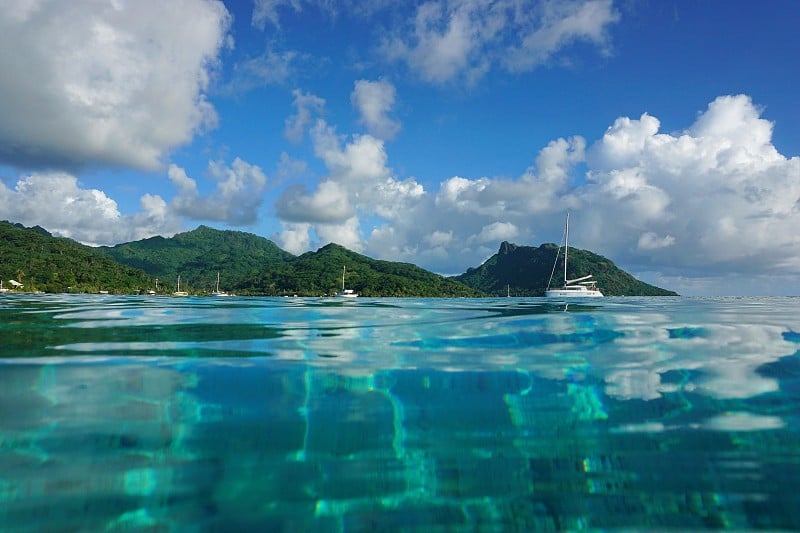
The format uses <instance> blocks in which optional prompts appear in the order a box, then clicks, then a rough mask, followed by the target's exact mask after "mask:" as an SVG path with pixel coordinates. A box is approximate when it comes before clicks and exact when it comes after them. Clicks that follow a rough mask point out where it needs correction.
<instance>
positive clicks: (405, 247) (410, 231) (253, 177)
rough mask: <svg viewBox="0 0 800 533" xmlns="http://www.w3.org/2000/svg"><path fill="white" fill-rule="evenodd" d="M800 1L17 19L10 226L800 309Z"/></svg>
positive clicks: (266, 2)
mask: <svg viewBox="0 0 800 533" xmlns="http://www.w3.org/2000/svg"><path fill="white" fill-rule="evenodd" d="M799 26H800V2H797V1H795V0H770V1H769V2H752V1H750V0H707V1H702V2H697V1H694V0H691V1H689V0H686V1H683V0H680V1H670V0H559V1H553V0H494V1H488V0H427V1H401V2H398V1H390V0H371V1H370V2H361V1H356V0H339V1H335V0H237V1H226V2H220V1H215V0H170V1H169V2H163V1H162V0H135V1H134V0H70V1H69V2H64V1H61V0H5V1H4V2H3V5H2V8H1V9H0V219H3V220H9V221H12V222H19V223H22V224H24V225H26V226H33V225H40V226H42V227H44V228H46V229H48V230H49V231H51V232H52V233H54V234H56V235H60V236H65V237H70V238H73V239H75V240H77V241H80V242H83V243H86V244H90V245H113V244H116V243H120V242H128V241H133V240H138V239H143V238H147V237H150V236H153V235H163V236H171V235H174V234H175V233H177V232H182V231H187V230H191V229H194V228H195V227H197V226H199V225H201V224H205V225H207V226H210V227H214V228H218V229H234V230H240V231H246V232H250V233H255V234H257V235H260V236H263V237H266V238H268V239H271V240H273V241H274V242H275V243H276V244H277V245H279V246H280V247H282V248H283V249H285V250H287V251H289V252H291V253H294V254H300V253H303V252H306V251H309V250H316V249H318V248H320V247H321V246H323V245H325V244H327V243H330V242H336V243H339V244H341V245H343V246H346V247H347V248H349V249H351V250H354V251H357V252H359V253H362V254H365V255H368V256H370V257H373V258H376V259H384V260H390V261H404V262H411V263H414V264H416V265H419V266H421V267H423V268H426V269H428V270H431V271H433V272H437V273H440V274H445V275H452V274H459V273H462V272H464V271H466V270H467V268H469V267H474V266H478V265H480V264H481V263H482V262H483V261H485V260H486V259H487V258H489V257H490V256H491V255H493V254H494V253H496V252H497V250H498V249H499V247H500V243H501V242H502V241H509V242H512V243H515V244H518V245H531V246H538V245H540V244H542V243H546V242H554V243H557V244H558V243H559V242H561V239H562V234H563V225H564V218H565V214H566V213H567V212H569V213H570V245H571V246H576V247H579V248H584V249H588V250H591V251H593V252H595V253H598V254H601V255H603V256H605V257H607V258H609V259H610V260H612V261H614V263H616V264H617V265H618V266H619V267H621V268H623V269H624V270H626V271H628V272H630V273H632V274H634V275H635V276H637V277H638V278H640V279H642V280H643V281H646V282H649V283H653V284H656V285H658V286H660V287H664V288H668V289H671V290H675V291H677V292H679V293H680V294H682V295H696V296H716V295H800V105H798V101H797V97H798V95H800V90H798V89H799V88H800V68H798V67H797V64H796V61H797V57H798V56H800V39H798V38H797V37H796V35H797V28H798V27H799Z"/></svg>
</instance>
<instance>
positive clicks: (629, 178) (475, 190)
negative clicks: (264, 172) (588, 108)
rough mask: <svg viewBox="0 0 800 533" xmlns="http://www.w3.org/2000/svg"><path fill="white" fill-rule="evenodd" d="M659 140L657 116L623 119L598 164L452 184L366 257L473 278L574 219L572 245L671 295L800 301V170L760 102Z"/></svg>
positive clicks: (597, 150) (554, 237)
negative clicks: (497, 255)
mask: <svg viewBox="0 0 800 533" xmlns="http://www.w3.org/2000/svg"><path fill="white" fill-rule="evenodd" d="M659 127H660V122H659V121H658V119H657V118H655V117H653V116H651V115H649V114H647V113H645V114H643V115H642V116H641V117H640V118H638V119H630V118H627V117H621V118H620V119H618V120H616V121H615V122H614V124H613V125H612V126H611V127H609V129H608V131H607V132H606V134H605V135H603V136H602V137H601V138H600V139H599V140H597V141H596V142H594V143H593V144H592V145H591V146H590V147H589V149H588V150H587V149H585V148H584V147H585V146H586V143H585V142H584V141H583V139H582V138H577V137H576V138H573V139H569V140H565V139H558V140H556V141H553V142H551V143H549V144H548V146H546V147H545V148H543V149H542V150H541V151H540V152H539V154H538V156H537V157H536V164H535V165H534V166H532V167H531V168H530V169H527V170H526V171H525V172H524V173H523V174H522V175H521V176H519V177H518V178H517V179H508V178H488V177H478V178H466V177H461V176H454V177H452V178H449V179H446V180H444V181H443V182H442V183H441V185H440V187H439V188H438V190H431V191H425V192H424V193H423V194H421V195H420V196H419V197H416V198H415V200H414V202H413V203H411V204H408V205H406V206H404V209H403V212H404V213H405V214H404V216H402V217H400V216H397V217H394V218H391V219H389V218H387V219H386V220H387V224H386V225H385V226H381V227H380V231H373V232H372V234H371V235H370V240H369V241H368V242H367V243H366V247H365V250H367V252H368V253H373V254H375V255H376V256H378V257H382V258H388V259H396V260H407V261H412V262H416V263H418V264H421V265H422V266H424V267H426V268H429V269H431V270H434V271H438V272H448V273H458V272H463V271H464V270H465V269H466V268H467V267H469V266H476V265H478V264H480V263H481V262H482V261H483V260H485V259H486V258H487V257H488V256H489V255H491V254H492V253H494V252H496V251H497V246H498V245H499V242H500V241H501V240H503V239H504V238H506V239H508V240H510V239H515V240H517V239H518V240H519V241H520V242H518V244H531V245H538V244H539V243H541V242H548V241H549V242H558V240H559V237H560V236H561V224H563V213H564V211H566V210H567V209H569V210H571V211H573V213H574V216H573V219H572V231H571V236H572V239H571V242H572V243H573V245H575V246H578V247H582V248H588V249H591V250H593V251H595V252H598V253H601V254H603V255H605V256H606V257H609V258H610V259H612V260H613V261H615V262H616V263H617V264H618V265H620V266H622V267H623V268H626V270H629V271H631V272H634V273H635V272H644V273H648V272H649V273H650V274H649V276H650V278H649V279H651V280H653V281H660V282H662V283H663V284H664V285H666V286H667V287H669V288H674V289H675V290H678V291H684V290H685V291H686V292H687V293H690V294H691V293H695V294H708V293H711V294H714V293H717V294H719V293H723V294H724V293H730V292H731V291H747V292H746V293H748V294H749V293H753V292H755V293H762V294H763V293H775V292H778V293H782V292H784V291H785V290H797V288H800V283H798V275H800V261H798V260H797V259H796V258H797V257H798V256H800V239H798V238H797V235H796V228H798V227H800V209H799V208H798V206H800V157H797V156H794V157H791V158H787V157H785V156H783V155H781V154H779V153H778V152H777V150H776V149H775V147H774V146H773V145H772V142H771V132H772V124H771V123H770V122H769V121H767V120H765V119H764V118H761V116H760V110H759V109H758V108H757V107H756V106H754V105H753V103H752V101H751V100H750V98H749V97H747V96H744V95H737V96H723V97H720V98H717V99H715V100H714V101H713V102H712V103H711V104H709V106H708V109H707V110H706V111H705V112H703V113H701V114H700V115H699V116H698V118H697V120H696V121H695V123H694V124H692V125H690V126H689V127H688V128H687V129H686V130H684V131H682V132H678V133H674V134H669V133H661V132H660V131H659ZM584 165H585V169H586V170H585V175H581V174H582V169H583V168H584ZM584 178H585V179H584ZM356 209H359V206H358V205H356ZM506 230H507V233H504V231H506ZM512 235H513V237H512ZM492 238H495V242H494V243H493V242H492ZM765 257H768V258H769V260H768V261H764V258H765ZM678 276H682V277H678ZM726 279H728V280H735V283H733V282H730V281H728V282H725V281H723V280H726ZM777 279H781V280H782V281H781V286H780V287H774V286H773V287H772V288H770V287H771V283H772V282H771V281H770V280H777ZM792 280H794V281H792ZM786 283H789V284H793V285H787V284H786ZM789 286H793V287H795V289H787V287H789Z"/></svg>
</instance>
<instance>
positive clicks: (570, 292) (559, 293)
mask: <svg viewBox="0 0 800 533" xmlns="http://www.w3.org/2000/svg"><path fill="white" fill-rule="evenodd" d="M544 295H545V297H546V298H602V297H603V293H602V292H600V291H598V290H592V289H585V290H574V289H550V290H547V291H545V293H544Z"/></svg>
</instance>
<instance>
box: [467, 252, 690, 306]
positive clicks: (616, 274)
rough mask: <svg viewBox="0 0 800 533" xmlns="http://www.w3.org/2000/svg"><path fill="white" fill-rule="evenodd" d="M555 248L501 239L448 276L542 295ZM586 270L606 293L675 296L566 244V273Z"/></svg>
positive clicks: (558, 274)
mask: <svg viewBox="0 0 800 533" xmlns="http://www.w3.org/2000/svg"><path fill="white" fill-rule="evenodd" d="M557 252H558V246H556V245H555V244H543V245H541V246H539V247H538V248H535V247H533V246H517V245H515V244H510V243H508V242H503V243H502V244H501V245H500V250H499V251H498V252H497V253H496V254H495V255H493V256H492V257H490V258H489V259H487V260H486V262H484V263H483V264H482V265H480V266H479V267H475V268H470V269H468V270H467V271H466V272H465V273H463V274H460V275H458V276H454V277H453V278H451V279H453V280H456V281H460V282H461V283H464V284H465V285H468V286H470V287H472V288H473V289H476V290H479V291H482V292H485V293H488V294H492V295H495V296H505V295H506V294H507V293H508V292H510V293H511V294H512V295H518V296H543V295H544V291H545V289H546V288H547V282H548V280H549V279H550V275H551V273H553V263H554V261H555V259H556V253H557ZM562 261H563V254H562V256H561V257H560V258H559V264H558V265H557V266H556V269H555V273H554V274H553V282H552V284H551V285H552V286H554V287H558V286H561V285H562V284H563V283H564V275H563V271H564V266H563V265H564V263H563V262H562ZM587 274H592V275H593V278H592V279H594V280H596V281H597V284H598V286H599V287H600V289H601V290H602V291H603V294H605V295H606V296H623V295H624V296H677V293H675V292H672V291H668V290H665V289H661V288H659V287H655V286H653V285H649V284H647V283H644V282H643V281H639V280H637V279H636V278H634V277H633V276H631V275H630V274H628V273H627V272H625V271H623V270H621V269H620V268H618V267H617V266H616V265H614V263H612V262H611V261H610V260H608V259H606V258H605V257H603V256H600V255H597V254H594V253H592V252H589V251H587V250H581V249H579V248H572V247H570V249H569V263H568V264H567V276H568V277H569V278H571V279H574V278H578V277H580V276H584V275H587Z"/></svg>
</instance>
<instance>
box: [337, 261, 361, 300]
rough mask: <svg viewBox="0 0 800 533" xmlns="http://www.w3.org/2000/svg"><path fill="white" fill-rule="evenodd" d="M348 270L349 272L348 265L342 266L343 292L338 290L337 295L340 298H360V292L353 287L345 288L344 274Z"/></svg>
mask: <svg viewBox="0 0 800 533" xmlns="http://www.w3.org/2000/svg"><path fill="white" fill-rule="evenodd" d="M346 272H347V266H344V267H342V290H341V292H337V293H336V296H337V297H339V298H358V293H357V292H355V291H354V290H353V289H345V288H344V276H345V273H346Z"/></svg>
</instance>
